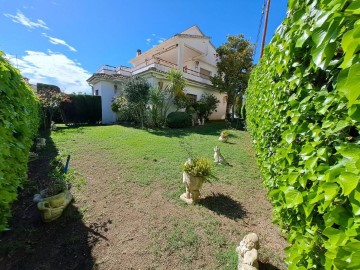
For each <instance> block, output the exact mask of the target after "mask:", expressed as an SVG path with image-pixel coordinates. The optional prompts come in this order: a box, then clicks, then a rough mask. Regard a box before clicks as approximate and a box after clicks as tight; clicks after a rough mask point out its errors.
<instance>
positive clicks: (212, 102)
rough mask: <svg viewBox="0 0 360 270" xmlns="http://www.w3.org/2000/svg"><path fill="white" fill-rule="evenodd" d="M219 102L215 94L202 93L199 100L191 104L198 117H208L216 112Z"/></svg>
mask: <svg viewBox="0 0 360 270" xmlns="http://www.w3.org/2000/svg"><path fill="white" fill-rule="evenodd" d="M218 103H220V100H218V99H217V98H216V97H215V95H213V94H210V95H209V94H205V95H202V96H201V98H200V100H199V101H198V102H196V103H194V104H192V105H191V106H192V107H193V108H194V109H195V110H196V112H197V114H198V116H199V117H200V118H203V117H205V119H209V116H210V115H211V114H212V113H213V112H216V108H217V104H218Z"/></svg>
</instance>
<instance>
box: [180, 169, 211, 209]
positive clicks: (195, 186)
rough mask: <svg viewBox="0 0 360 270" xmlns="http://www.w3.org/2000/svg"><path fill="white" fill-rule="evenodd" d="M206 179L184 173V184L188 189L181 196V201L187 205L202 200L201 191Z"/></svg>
mask: <svg viewBox="0 0 360 270" xmlns="http://www.w3.org/2000/svg"><path fill="white" fill-rule="evenodd" d="M204 181H205V179H204V177H200V176H193V175H190V174H187V173H185V172H184V173H183V183H184V184H185V187H186V192H185V193H183V194H182V195H181V196H180V199H181V200H183V201H184V202H186V203H187V204H195V203H197V202H198V201H199V200H200V189H201V187H202V185H203V183H204Z"/></svg>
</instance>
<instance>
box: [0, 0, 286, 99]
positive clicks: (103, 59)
mask: <svg viewBox="0 0 360 270" xmlns="http://www.w3.org/2000/svg"><path fill="white" fill-rule="evenodd" d="M263 4H264V0H242V1H241V0H240V1H239V0H237V1H236V0H233V1H229V0H223V1H205V0H203V1H200V0H192V1H189V0H182V1H180V0H178V1H163V0H153V1H145V0H142V1H134V0H118V1H116V0H105V1H93V0H91V1H90V0H87V1H85V0H71V1H70V0H54V1H52V0H12V1H10V0H0V7H1V8H0V11H1V13H0V33H1V34H0V50H2V51H4V52H5V53H6V54H7V57H8V58H9V59H10V61H11V62H12V63H13V64H14V65H15V66H17V67H18V68H19V69H20V71H21V72H22V74H23V75H24V76H26V77H28V78H29V79H30V82H31V83H37V82H42V83H51V84H56V85H58V86H60V88H61V89H62V90H64V91H65V92H68V93H72V92H80V91H81V92H88V93H89V92H90V87H89V86H88V85H87V83H86V79H87V78H88V77H90V76H91V74H92V73H94V72H95V71H96V70H97V69H98V68H99V67H100V66H101V65H102V64H109V65H113V66H119V65H127V66H129V65H130V64H129V60H130V59H132V58H133V57H134V56H135V52H136V50H137V49H141V50H142V51H146V50H148V49H150V48H151V47H153V46H154V45H157V44H159V43H160V42H161V41H163V40H164V39H167V38H170V37H171V36H173V35H175V34H177V33H180V32H182V31H183V30H185V29H187V28H189V27H191V26H192V25H195V24H196V25H198V26H199V28H200V29H201V30H202V31H203V32H204V33H205V35H207V36H210V37H212V43H213V44H214V45H215V47H217V46H219V45H221V44H222V43H224V42H226V36H227V35H235V34H244V35H245V38H247V39H250V40H251V41H252V42H254V43H255V42H256V40H257V35H258V28H259V22H260V17H261V10H262V6H263ZM286 5H287V1H286V0H277V1H275V0H273V1H272V2H271V9H270V17H269V25H268V34H267V42H269V41H270V39H271V37H272V35H273V34H274V32H275V29H276V28H277V27H278V26H279V25H280V23H281V22H282V20H283V19H284V17H285V15H286ZM261 30H262V29H261ZM260 42H261V36H260V38H259V43H260ZM259 47H260V44H259V45H258V50H257V54H256V56H255V59H254V60H255V62H257V61H258V58H259V53H258V51H259Z"/></svg>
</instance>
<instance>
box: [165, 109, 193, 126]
mask: <svg viewBox="0 0 360 270" xmlns="http://www.w3.org/2000/svg"><path fill="white" fill-rule="evenodd" d="M166 125H167V126H168V127H170V128H184V127H189V126H191V115H190V114H188V113H186V112H171V113H169V115H168V116H167V118H166Z"/></svg>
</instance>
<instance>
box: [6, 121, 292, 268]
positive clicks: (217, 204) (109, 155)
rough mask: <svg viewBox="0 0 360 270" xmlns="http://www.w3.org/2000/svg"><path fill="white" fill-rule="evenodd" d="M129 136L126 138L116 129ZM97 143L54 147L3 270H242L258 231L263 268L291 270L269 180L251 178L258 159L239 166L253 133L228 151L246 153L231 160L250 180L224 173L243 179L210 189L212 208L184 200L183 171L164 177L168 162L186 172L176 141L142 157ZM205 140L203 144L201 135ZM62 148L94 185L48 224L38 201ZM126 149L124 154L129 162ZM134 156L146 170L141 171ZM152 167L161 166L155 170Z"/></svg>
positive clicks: (22, 205)
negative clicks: (243, 249) (243, 254)
mask: <svg viewBox="0 0 360 270" xmlns="http://www.w3.org/2000/svg"><path fill="white" fill-rule="evenodd" d="M99 128H101V127H99ZM115 128H116V127H115ZM218 130H219V128H218V129H216V132H217V131H218ZM120 131H122V132H123V131H124V130H116V132H120ZM210 131H212V130H210ZM101 132H106V131H105V130H102V131H101ZM114 132H115V131H114ZM130 132H135V131H133V130H131V131H130ZM216 132H212V133H211V135H212V136H213V135H214V134H216ZM205 133H206V132H205V131H204V134H205ZM96 134H97V133H96ZM102 134H104V133H102ZM114 134H115V133H114ZM116 134H117V133H116ZM236 134H238V133H236ZM236 134H235V135H236ZM58 136H60V135H58ZM61 136H62V135H61ZM84 136H92V139H91V140H92V141H91V143H89V141H84V139H83V138H85V137H84ZM96 136H97V135H94V134H90V133H88V134H87V128H84V129H83V130H81V132H77V133H75V134H74V135H71V136H70V137H66V139H64V140H62V139H61V138H62V137H60V139H59V137H58V138H56V146H55V144H52V143H50V145H49V146H48V147H47V148H46V149H45V150H44V151H43V152H42V153H41V155H40V158H39V160H37V161H35V162H32V163H30V173H29V183H28V184H27V185H26V186H25V187H24V189H23V190H22V192H21V193H20V194H21V195H20V197H19V200H18V201H17V203H16V204H15V205H14V211H13V213H14V215H13V217H12V219H11V231H8V232H5V233H3V234H2V235H1V236H0V269H2V270H3V269H4V270H10V269H39V270H40V269H44V270H47V269H49V270H50V269H52V270H54V269H55V270H56V269H59V270H60V269H84V270H87V269H89V270H90V269H106V270H110V269H114V270H115V269H236V268H234V266H235V267H236V263H237V255H236V253H235V247H236V246H237V245H238V244H239V242H240V240H241V239H242V238H243V236H244V235H245V234H246V233H248V232H256V233H257V234H258V235H259V237H260V244H261V248H260V251H259V253H260V260H261V269H286V266H285V264H284V263H283V261H282V260H283V257H284V253H283V249H284V248H285V247H286V242H285V240H284V238H283V237H282V236H281V235H280V232H279V229H278V228H277V226H275V225H273V224H272V223H271V209H272V207H271V204H270V203H269V202H268V200H267V199H266V191H265V190H264V188H263V186H262V184H261V180H260V178H259V177H258V175H257V174H255V175H254V177H251V178H249V179H245V178H244V177H245V176H243V175H244V171H245V167H246V166H248V163H249V162H250V163H253V162H255V161H254V158H253V156H252V157H251V156H249V157H246V158H244V159H239V160H236V159H235V158H233V156H234V157H235V156H236V155H237V154H239V152H240V154H241V151H243V152H244V153H247V154H249V153H250V152H251V149H250V148H249V142H247V143H246V145H243V146H241V144H240V140H244V139H246V140H249V137H248V135H246V134H244V133H241V134H240V135H238V139H239V140H236V137H235V139H234V140H235V141H234V143H236V144H234V145H229V146H226V147H237V151H239V152H236V153H235V152H234V153H233V154H231V152H228V154H227V156H228V157H229V159H230V160H231V162H232V164H233V163H234V166H243V167H241V168H242V169H241V170H242V172H240V171H239V174H237V173H236V170H239V168H237V167H235V168H233V167H229V169H226V168H225V169H224V168H217V169H216V170H218V171H217V172H218V173H219V174H220V173H222V171H223V170H224V171H226V170H234V174H229V175H228V176H227V177H224V179H223V180H221V181H219V182H213V183H212V184H207V183H206V184H204V187H203V192H202V200H201V202H200V204H198V205H196V206H188V205H185V204H184V203H182V202H181V201H180V200H179V199H178V196H179V195H180V194H181V192H183V191H184V187H183V186H182V183H181V172H180V171H179V165H176V166H178V167H177V168H176V169H175V170H174V172H171V171H170V172H169V173H168V174H167V173H166V172H165V173H166V176H165V175H163V174H162V172H161V168H165V166H166V165H161V164H165V163H166V164H170V165H171V167H174V166H175V165H174V164H177V162H173V160H172V157H173V156H174V155H175V151H176V149H177V148H176V146H175V143H173V142H171V144H173V146H172V147H170V146H169V149H172V151H174V152H173V153H171V150H167V149H166V147H167V146H166V145H165V141H164V142H163V144H162V146H163V147H164V149H165V150H164V149H163V150H161V151H164V153H163V154H161V155H159V156H157V155H156V153H153V152H152V149H147V148H146V144H144V145H145V146H144V147H143V148H139V149H141V150H139V149H134V151H133V152H132V153H137V151H140V152H139V153H140V154H139V156H136V157H135V156H131V155H132V154H131V153H126V152H124V151H129V149H130V148H127V147H128V145H127V144H126V145H125V144H124V145H116V144H114V143H113V144H112V145H111V144H109V145H107V144H104V143H103V136H104V135H99V138H97V137H96ZM121 136H125V135H124V134H122V135H121ZM142 136H143V135H142ZM157 136H159V135H158V134H157ZM184 136H186V135H185V133H184V134H183V135H182V137H184ZM197 136H200V139H201V134H200V135H197ZM106 137H107V138H112V137H113V136H111V134H110V135H106ZM169 137H171V138H173V137H174V136H169ZM69 138H71V139H69ZM214 138H215V137H214ZM166 139H167V138H166ZM177 139H178V138H176V140H177ZM164 140H165V139H164ZM49 141H50V142H51V138H49ZM122 142H124V140H123V141H122ZM175 142H176V141H175ZM141 143H142V142H141V141H139V144H141ZM69 145H71V147H70V146H69ZM65 146H66V147H65ZM86 146H87V147H86ZM57 148H59V149H60V150H62V151H64V152H69V151H70V152H71V154H72V161H71V167H72V168H73V169H75V170H76V174H77V175H78V176H81V177H84V178H86V179H87V183H86V185H85V186H83V187H82V188H81V189H77V188H76V185H73V187H72V189H71V191H72V193H73V194H74V198H75V200H74V201H73V202H72V204H71V205H70V206H69V207H68V208H67V209H66V211H65V213H64V215H63V216H62V217H61V218H60V219H59V220H57V221H55V222H53V223H50V224H44V223H42V221H41V220H40V216H39V214H38V213H37V211H36V209H35V205H34V204H33V203H32V196H33V194H34V193H36V192H35V191H36V190H37V188H38V186H39V185H45V184H44V181H45V182H46V181H47V180H46V179H47V171H46V168H47V166H48V163H49V160H51V158H52V157H53V156H54V155H55V154H56V152H57V151H58V149H57ZM118 148H122V150H121V152H122V153H123V156H122V157H120V156H119V155H120V152H117V150H116V149H118ZM205 148H208V146H207V145H204V149H205ZM223 148H224V149H225V147H223ZM229 149H230V148H229ZM114 151H115V152H114ZM168 152H169V153H168ZM165 153H167V154H165ZM225 153H226V152H225ZM251 154H253V153H252V152H251ZM167 155H168V156H167ZM124 157H125V159H124V161H122V160H121V159H122V158H124ZM126 157H127V158H126ZM132 158H133V159H134V160H137V162H136V163H131V162H130V161H131V159H132ZM248 158H250V159H251V160H250V161H247V159H248ZM155 159H156V161H154V160H155ZM174 160H176V157H174ZM181 160H183V159H180V162H181ZM162 162H164V163H162ZM172 162H173V163H172ZM241 163H243V165H241ZM149 164H155V165H151V168H153V167H154V166H158V165H159V164H160V167H159V169H156V168H155V169H150V166H149ZM235 164H239V165H235ZM170 165H168V166H170ZM141 166H144V167H141ZM146 166H147V167H148V168H149V170H146V169H144V168H146ZM253 166H254V167H256V165H253ZM152 170H153V171H155V172H156V175H158V178H156V177H154V174H153V172H152ZM168 175H169V176H168ZM247 175H252V172H251V171H248V172H247ZM146 176H148V177H146ZM166 177H169V178H171V179H170V180H171V181H168V180H169V179H168V178H166ZM246 177H247V176H246ZM153 178H155V179H153ZM228 178H229V179H231V180H229V179H228ZM243 178H244V179H243ZM149 179H150V180H151V181H150V180H149Z"/></svg>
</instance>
